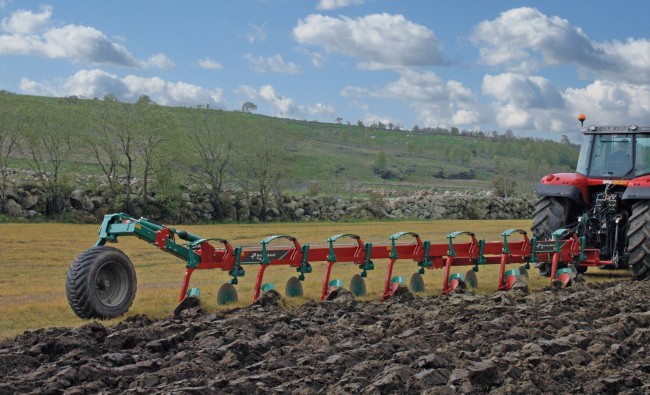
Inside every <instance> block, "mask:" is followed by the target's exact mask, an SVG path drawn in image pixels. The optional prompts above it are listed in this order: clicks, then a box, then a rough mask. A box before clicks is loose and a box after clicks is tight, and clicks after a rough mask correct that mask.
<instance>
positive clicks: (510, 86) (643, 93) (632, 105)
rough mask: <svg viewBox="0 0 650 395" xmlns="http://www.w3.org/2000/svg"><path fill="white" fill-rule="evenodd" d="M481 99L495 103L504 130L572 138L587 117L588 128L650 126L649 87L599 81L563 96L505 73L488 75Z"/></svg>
mask: <svg viewBox="0 0 650 395" xmlns="http://www.w3.org/2000/svg"><path fill="white" fill-rule="evenodd" d="M483 93H484V94H486V95H488V96H492V97H494V99H495V100H494V102H493V103H492V107H493V109H494V112H495V114H496V121H497V123H498V124H499V126H501V127H504V128H517V129H526V130H541V131H544V130H546V131H552V132H562V133H571V132H572V131H577V130H578V128H577V121H576V116H577V115H578V114H580V113H585V112H586V113H588V114H587V115H588V116H589V119H590V122H589V123H595V124H610V125H611V124H623V125H627V124H632V123H636V124H648V123H650V85H634V84H629V83H620V82H612V81H607V80H596V81H594V82H593V83H591V84H589V85H587V86H586V87H585V88H569V89H566V90H565V91H563V92H562V91H558V90H557V89H556V88H555V87H553V86H552V84H551V83H550V82H549V81H548V80H546V79H545V78H543V77H539V76H531V77H527V76H523V75H520V74H512V73H504V74H500V75H495V76H492V75H486V76H485V77H484V78H483ZM589 113H591V114H593V116H590V115H589Z"/></svg>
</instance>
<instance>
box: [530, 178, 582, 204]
mask: <svg viewBox="0 0 650 395" xmlns="http://www.w3.org/2000/svg"><path fill="white" fill-rule="evenodd" d="M535 191H536V192H537V194H538V195H540V196H558V197H565V198H567V199H569V200H571V201H572V202H574V203H576V204H578V205H580V206H582V205H584V201H583V199H582V193H581V192H580V189H578V187H575V186H573V185H556V184H544V183H541V182H538V183H536V184H535Z"/></svg>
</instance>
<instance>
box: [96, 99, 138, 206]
mask: <svg viewBox="0 0 650 395" xmlns="http://www.w3.org/2000/svg"><path fill="white" fill-rule="evenodd" d="M104 101H105V103H104V105H105V106H107V110H108V111H109V114H108V117H109V118H108V124H107V127H108V132H109V133H110V134H112V135H113V137H114V139H115V146H116V149H117V155H118V158H117V169H121V170H122V174H123V176H124V178H125V180H124V182H125V184H124V187H125V201H124V205H125V209H126V211H127V212H128V213H132V212H133V204H132V188H133V187H132V182H133V179H134V173H135V165H136V161H137V158H138V152H137V146H136V142H135V139H136V128H135V125H136V122H137V121H136V107H135V106H134V105H133V104H128V103H120V102H112V101H108V102H107V101H106V99H105V100H104Z"/></svg>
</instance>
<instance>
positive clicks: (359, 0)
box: [316, 0, 364, 10]
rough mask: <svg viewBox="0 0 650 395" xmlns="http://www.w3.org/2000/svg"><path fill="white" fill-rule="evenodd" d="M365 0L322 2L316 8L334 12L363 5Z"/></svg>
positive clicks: (330, 0) (324, 0)
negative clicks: (338, 9)
mask: <svg viewBox="0 0 650 395" xmlns="http://www.w3.org/2000/svg"><path fill="white" fill-rule="evenodd" d="M363 2H364V0H320V1H319V2H318V5H317V6H316V8H318V9H319V10H334V9H337V8H342V7H348V6H351V5H359V4H363Z"/></svg>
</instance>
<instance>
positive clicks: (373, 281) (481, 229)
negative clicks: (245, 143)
mask: <svg viewBox="0 0 650 395" xmlns="http://www.w3.org/2000/svg"><path fill="white" fill-rule="evenodd" d="M529 227H530V221H529V220H509V221H451V220H449V221H403V222H356V223H283V224H249V225H201V226H188V227H182V226H179V227H178V228H181V229H187V230H189V231H190V232H193V233H196V234H199V235H201V236H204V237H220V238H226V239H228V240H229V241H230V242H231V244H232V245H233V246H240V245H241V246H251V245H259V244H258V243H259V241H260V240H261V239H263V238H265V237H267V236H269V235H274V234H284V235H291V236H294V237H296V238H297V239H298V240H299V241H300V242H301V243H302V244H305V243H309V244H311V245H323V244H325V240H326V239H327V238H328V237H330V236H333V235H335V234H340V233H354V234H358V235H360V236H361V238H362V239H363V240H364V241H366V242H373V243H374V244H378V243H388V236H390V235H391V234H393V233H395V232H398V231H411V232H416V233H419V234H420V235H421V237H422V239H423V240H430V241H431V242H432V243H440V242H445V236H446V235H447V234H449V233H451V232H453V231H457V230H468V231H473V232H475V233H476V234H477V236H478V237H479V238H482V239H485V240H488V241H491V240H500V237H499V234H500V233H501V232H502V231H503V230H505V229H509V228H520V229H528V228H529ZM98 229H99V225H71V224H0V232H1V233H2V238H1V239H0V273H1V274H0V310H1V311H2V320H0V339H4V338H7V337H11V336H15V335H17V334H20V333H22V332H23V331H25V330H34V329H37V328H41V327H51V326H77V325H81V324H83V323H84V322H85V321H83V320H80V319H79V318H77V317H76V316H75V314H74V313H73V312H72V310H71V309H70V307H69V306H68V304H67V300H66V297H65V274H66V271H67V269H68V267H69V265H70V263H71V262H72V260H73V259H74V257H75V256H76V255H77V254H78V253H80V252H81V251H83V250H84V249H86V248H88V247H90V246H92V245H93V244H94V242H95V241H96V239H97V230H98ZM114 246H115V247H118V248H120V249H122V250H123V251H124V252H125V253H126V254H127V255H128V256H129V257H130V258H131V260H132V261H133V263H134V265H135V268H136V273H137V276H138V291H137V294H136V299H135V302H134V304H133V306H132V307H131V309H130V311H129V313H128V314H127V315H134V314H146V315H148V316H150V317H152V318H160V317H164V316H167V315H169V314H171V312H172V310H173V309H174V307H175V306H176V303H177V301H178V293H179V290H180V284H181V280H182V277H183V273H184V265H183V264H182V262H181V261H179V260H178V259H176V258H174V257H172V256H171V255H168V254H166V253H164V252H162V251H160V250H158V249H156V248H154V247H152V246H149V245H147V244H146V243H145V242H143V241H141V240H138V239H135V238H129V237H124V238H121V239H120V241H119V243H118V244H116V245H114ZM386 263H387V262H375V264H376V269H375V270H374V271H372V272H369V274H368V278H367V280H366V281H367V287H368V292H369V295H368V296H367V298H368V299H378V298H379V297H380V295H381V291H382V287H383V279H384V276H385V267H386ZM313 266H314V271H313V273H311V274H309V275H307V279H306V280H305V283H304V287H305V297H304V298H301V299H299V300H290V301H289V303H290V304H292V305H294V304H299V303H302V302H303V301H304V300H316V299H319V298H320V286H321V281H322V275H323V273H324V270H323V268H324V265H323V264H314V265H313ZM416 267H417V266H416V265H415V264H414V263H413V262H407V261H401V262H398V263H397V265H396V267H395V270H394V275H410V274H411V273H413V272H414V271H415V269H416ZM246 269H247V274H246V276H245V277H244V278H243V279H241V281H240V284H239V285H237V289H238V292H239V300H240V303H239V306H245V305H246V304H248V303H249V302H250V301H251V298H252V289H253V284H254V280H255V274H256V268H255V267H252V266H246ZM458 271H461V270H458ZM462 271H463V272H464V271H466V269H464V270H462ZM355 273H357V269H356V267H355V266H354V265H351V264H344V263H337V264H336V265H335V266H334V270H333V273H332V278H341V279H343V280H344V282H345V284H348V281H349V279H350V277H351V276H352V275H353V274H355ZM595 273H596V275H595V276H593V275H592V276H588V278H587V281H594V278H597V279H608V278H611V277H612V276H625V275H627V274H626V273H625V272H614V271H608V272H599V271H596V272H595ZM293 275H295V271H294V269H288V268H282V267H272V268H269V269H268V270H267V272H266V275H265V281H266V282H273V283H274V284H275V285H276V289H278V290H279V291H280V292H283V291H284V283H285V282H286V280H287V279H288V278H289V277H290V276H293ZM497 276H498V271H497V267H496V266H493V267H484V268H483V267H482V268H481V270H480V272H479V273H478V277H479V284H480V286H479V289H478V292H492V291H494V290H495V289H496V285H497ZM590 277H591V278H590ZM424 279H425V283H426V286H427V289H426V291H425V293H424V294H423V295H437V294H438V293H439V292H440V287H441V284H442V270H432V271H427V273H426V274H425V276H424ZM227 280H228V277H227V275H226V274H225V273H223V272H219V271H216V270H205V271H197V272H195V274H194V275H193V278H192V283H191V286H194V287H200V288H201V300H202V305H203V307H204V308H205V309H206V310H208V311H215V310H217V309H219V308H224V307H218V306H217V304H216V294H217V290H218V288H219V286H221V284H222V283H224V282H225V281H227ZM547 284H548V279H547V278H539V277H538V275H537V274H536V272H535V271H534V270H532V271H531V273H530V287H531V289H533V290H534V289H540V288H542V287H543V286H545V285H547ZM231 307H232V306H231ZM123 318H124V317H122V318H120V319H115V320H112V321H108V322H107V323H106V324H107V325H111V324H114V323H116V322H118V321H120V320H121V319H123Z"/></svg>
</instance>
